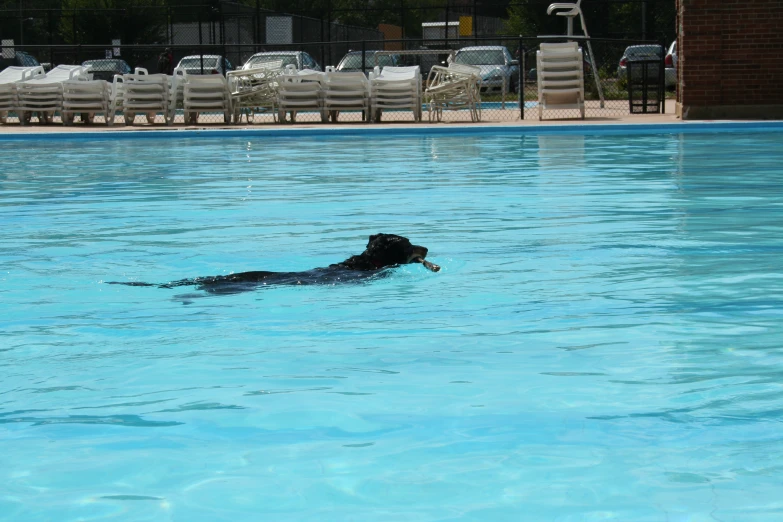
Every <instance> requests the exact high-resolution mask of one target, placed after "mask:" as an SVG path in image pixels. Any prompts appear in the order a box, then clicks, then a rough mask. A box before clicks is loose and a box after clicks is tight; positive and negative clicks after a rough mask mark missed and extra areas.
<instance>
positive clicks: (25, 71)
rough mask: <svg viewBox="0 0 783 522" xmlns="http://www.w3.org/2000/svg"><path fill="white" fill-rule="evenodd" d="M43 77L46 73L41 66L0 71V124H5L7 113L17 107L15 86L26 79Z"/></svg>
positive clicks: (15, 67)
mask: <svg viewBox="0 0 783 522" xmlns="http://www.w3.org/2000/svg"><path fill="white" fill-rule="evenodd" d="M44 76H46V73H45V72H44V70H43V67H41V66H35V67H17V66H15V65H12V66H10V67H6V68H5V69H3V70H2V71H0V123H6V121H7V119H8V113H9V112H11V111H15V110H16V108H17V107H18V106H19V100H18V98H17V95H16V84H17V83H18V82H22V81H25V80H28V79H33V78H43V77H44ZM20 121H21V120H20Z"/></svg>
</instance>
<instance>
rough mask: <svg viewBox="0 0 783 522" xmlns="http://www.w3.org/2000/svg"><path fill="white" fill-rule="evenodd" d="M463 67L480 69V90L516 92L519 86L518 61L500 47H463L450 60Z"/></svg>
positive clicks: (505, 49) (504, 48)
mask: <svg viewBox="0 0 783 522" xmlns="http://www.w3.org/2000/svg"><path fill="white" fill-rule="evenodd" d="M452 61H453V62H454V63H459V64H463V65H475V66H477V67H479V68H481V90H482V91H490V90H498V91H500V90H502V89H503V85H505V86H506V92H517V88H518V86H519V60H515V59H514V57H513V56H511V53H510V52H509V51H508V49H507V48H506V47H504V46H502V45H481V46H477V47H463V48H462V49H460V50H459V51H457V52H456V54H455V55H454V58H453V60H452Z"/></svg>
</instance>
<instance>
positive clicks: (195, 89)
mask: <svg viewBox="0 0 783 522" xmlns="http://www.w3.org/2000/svg"><path fill="white" fill-rule="evenodd" d="M183 78H184V83H183V90H182V96H183V98H182V108H183V110H184V111H185V123H190V124H196V123H198V116H199V113H200V112H222V113H223V121H224V122H225V123H229V122H231V112H232V111H231V100H230V98H229V91H228V83H227V82H226V79H225V78H224V77H223V75H222V74H187V73H184V75H183Z"/></svg>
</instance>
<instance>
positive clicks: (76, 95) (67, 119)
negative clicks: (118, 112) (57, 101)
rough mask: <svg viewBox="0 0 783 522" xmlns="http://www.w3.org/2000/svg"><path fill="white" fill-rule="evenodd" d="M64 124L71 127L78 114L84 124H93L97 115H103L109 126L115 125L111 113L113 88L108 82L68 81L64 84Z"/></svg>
mask: <svg viewBox="0 0 783 522" xmlns="http://www.w3.org/2000/svg"><path fill="white" fill-rule="evenodd" d="M62 85H63V105H62V111H61V113H60V115H61V117H62V120H63V124H64V125H71V124H73V122H74V116H75V115H76V114H80V115H81V119H82V121H83V122H84V123H93V121H94V119H95V115H96V114H103V117H104V119H105V120H106V124H107V125H113V124H114V113H113V112H111V86H110V84H109V82H107V81H106V80H67V81H64V82H63V84H62Z"/></svg>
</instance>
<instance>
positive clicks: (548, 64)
mask: <svg viewBox="0 0 783 522" xmlns="http://www.w3.org/2000/svg"><path fill="white" fill-rule="evenodd" d="M536 75H537V77H538V119H539V120H540V119H542V118H543V117H544V116H543V113H544V110H558V109H577V110H579V114H580V116H581V117H582V119H584V117H585V79H584V65H583V58H582V49H581V48H579V47H578V46H577V44H576V42H567V43H551V44H546V43H542V44H541V46H540V49H539V50H538V51H537V52H536Z"/></svg>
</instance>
